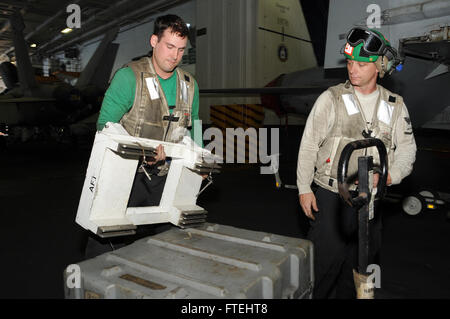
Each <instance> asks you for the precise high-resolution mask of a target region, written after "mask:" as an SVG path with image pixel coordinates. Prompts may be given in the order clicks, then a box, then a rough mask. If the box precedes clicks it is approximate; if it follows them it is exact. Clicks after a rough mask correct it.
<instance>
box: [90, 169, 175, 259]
mask: <svg viewBox="0 0 450 319" xmlns="http://www.w3.org/2000/svg"><path fill="white" fill-rule="evenodd" d="M149 173H152V172H149ZM150 177H151V180H149V179H148V177H147V176H146V175H145V173H139V172H138V173H136V175H135V178H134V181H133V186H132V189H131V193H130V198H129V200H128V205H127V207H146V206H158V205H159V202H160V201H161V196H162V193H163V191H164V185H165V183H166V178H167V175H165V176H158V175H151V176H150ZM170 227H171V225H170V224H169V223H166V224H151V225H139V226H138V227H137V230H136V234H135V235H128V236H119V237H113V238H100V237H99V236H97V235H95V234H93V233H91V232H89V234H88V236H89V237H88V240H87V245H86V250H85V258H86V259H89V258H93V257H95V256H98V255H100V254H103V253H106V252H109V251H112V250H114V249H118V248H121V247H124V246H126V245H129V244H131V243H133V242H134V241H136V240H138V239H141V238H144V237H147V236H151V235H155V234H157V233H159V232H162V231H165V230H167V229H169V228H170Z"/></svg>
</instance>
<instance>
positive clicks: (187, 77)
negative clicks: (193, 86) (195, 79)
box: [184, 74, 191, 82]
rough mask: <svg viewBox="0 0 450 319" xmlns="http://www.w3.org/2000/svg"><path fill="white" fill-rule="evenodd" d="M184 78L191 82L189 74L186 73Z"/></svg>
mask: <svg viewBox="0 0 450 319" xmlns="http://www.w3.org/2000/svg"><path fill="white" fill-rule="evenodd" d="M184 79H185V81H186V82H190V81H191V78H190V77H189V76H187V75H186V74H185V75H184Z"/></svg>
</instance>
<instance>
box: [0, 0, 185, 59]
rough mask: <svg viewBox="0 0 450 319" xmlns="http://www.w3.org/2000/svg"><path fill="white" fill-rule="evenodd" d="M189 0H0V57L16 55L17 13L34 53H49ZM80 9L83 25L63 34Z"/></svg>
mask: <svg viewBox="0 0 450 319" xmlns="http://www.w3.org/2000/svg"><path fill="white" fill-rule="evenodd" d="M188 1H189V0H159V1H147V0H110V1H99V0H70V1H59V0H39V1H30V0H3V1H0V12H1V15H0V59H1V61H8V60H9V59H10V58H12V57H14V56H15V44H14V43H13V30H12V26H11V23H10V18H11V17H12V16H13V15H14V14H15V13H17V12H19V13H20V14H21V15H22V16H23V20H24V29H23V35H24V39H25V42H26V44H27V46H28V47H30V46H31V44H35V45H36V46H35V47H33V48H31V47H30V53H31V54H39V55H43V56H45V55H49V54H53V53H55V52H60V51H64V50H66V49H69V48H73V47H76V46H77V45H79V44H81V43H83V42H86V41H89V40H91V39H94V38H96V37H98V36H101V35H102V34H104V33H106V32H107V31H108V30H109V29H111V28H114V27H122V26H125V25H129V24H133V23H136V24H138V23H142V22H147V21H148V17H149V16H150V15H152V14H155V13H158V12H160V11H164V10H167V9H169V8H171V7H173V6H177V5H179V4H181V3H184V2H188ZM69 5H77V6H78V7H79V9H80V28H74V29H73V30H72V32H70V33H67V34H63V33H61V31H62V30H63V29H65V28H67V20H68V18H69V17H70V15H71V14H74V13H75V12H74V11H71V10H70V8H69V10H68V6H69Z"/></svg>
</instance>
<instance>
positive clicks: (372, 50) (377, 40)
mask: <svg viewBox="0 0 450 319" xmlns="http://www.w3.org/2000/svg"><path fill="white" fill-rule="evenodd" d="M347 42H348V43H349V44H350V45H351V46H352V47H356V46H357V45H358V44H360V43H364V45H363V50H364V51H365V52H367V53H368V54H369V55H384V54H385V53H386V51H387V50H388V48H389V47H390V44H389V42H388V41H387V40H386V39H384V38H383V37H382V35H380V34H378V33H377V32H374V31H372V30H369V29H365V28H361V27H356V28H353V29H351V30H350V31H349V32H348V34H347Z"/></svg>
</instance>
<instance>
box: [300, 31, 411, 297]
mask: <svg viewBox="0 0 450 319" xmlns="http://www.w3.org/2000/svg"><path fill="white" fill-rule="evenodd" d="M342 53H343V54H344V56H345V58H346V59H347V71H348V77H349V80H348V81H346V82H345V83H342V84H339V85H336V86H333V87H330V88H329V89H328V90H327V91H325V92H323V93H322V94H321V95H320V96H319V98H318V99H317V101H316V103H315V104H314V107H313V109H312V110H311V113H310V114H309V117H308V120H307V122H306V125H305V129H304V132H303V137H302V141H301V144H300V150H299V155H298V165H297V186H298V189H299V199H300V205H301V207H302V209H303V211H304V213H305V215H306V216H307V217H308V218H310V219H311V221H310V224H311V227H310V230H309V232H308V239H310V240H311V241H312V242H313V244H314V272H315V287H314V297H315V298H329V297H332V296H335V297H337V298H354V297H355V296H356V293H355V286H354V283H353V269H356V266H357V247H358V245H357V211H356V210H355V209H354V208H351V207H349V206H348V205H346V204H345V203H344V202H343V201H342V200H341V199H340V198H339V194H338V187H337V186H338V185H337V166H338V161H339V158H340V155H341V152H342V149H343V148H344V147H345V145H347V144H348V143H349V142H351V141H354V140H360V139H364V138H369V137H375V138H379V139H380V140H382V141H383V143H384V144H385V146H386V149H387V153H388V168H389V171H388V177H387V185H394V184H399V183H400V182H401V180H402V179H403V178H405V177H406V176H408V175H409V174H410V173H411V171H412V166H413V163H414V161H415V153H416V144H415V140H414V135H413V132H412V126H411V121H410V120H409V115H408V110H407V108H406V106H405V104H404V103H403V99H402V97H401V96H399V95H397V94H394V93H392V92H390V91H388V90H387V89H385V88H384V87H382V86H381V85H378V84H377V79H378V77H383V76H384V75H385V74H391V73H392V71H393V69H394V68H395V66H396V65H397V64H398V63H399V60H398V59H397V53H396V51H395V49H394V48H393V47H392V46H391V45H390V43H389V42H388V41H387V40H386V39H385V37H384V36H383V35H382V34H381V33H380V32H378V31H376V30H372V29H366V28H359V27H356V28H353V29H351V30H350V32H349V33H348V34H347V43H346V45H345V47H344V48H343V52H342ZM362 155H372V156H373V157H374V162H375V163H376V162H377V161H378V156H377V153H376V150H374V148H369V149H366V150H358V151H355V152H354V153H353V155H352V158H357V157H358V156H362ZM352 162H353V163H355V161H352V160H350V165H349V170H348V173H349V174H348V176H350V175H351V173H355V172H356V171H357V166H355V164H352ZM378 178H379V177H378V174H374V178H373V183H374V187H376V184H377V183H378ZM313 183H314V184H315V185H317V186H318V187H317V190H316V191H315V192H313V191H312V189H311V185H312V184H313ZM356 184H357V181H355V184H353V185H352V187H351V189H352V190H355V189H356V187H357V186H356ZM379 215H380V214H375V217H374V219H372V220H371V222H370V223H371V225H370V227H371V231H370V233H371V235H372V238H370V240H371V242H370V244H371V246H370V248H371V252H370V253H371V255H370V256H369V258H371V260H374V259H375V257H376V253H377V252H378V250H379V248H380V246H381V242H380V236H381V233H380V231H381V220H380V216H379Z"/></svg>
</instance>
